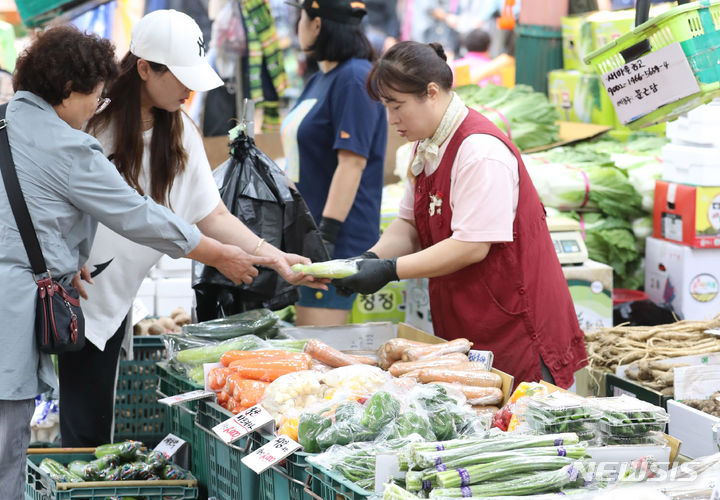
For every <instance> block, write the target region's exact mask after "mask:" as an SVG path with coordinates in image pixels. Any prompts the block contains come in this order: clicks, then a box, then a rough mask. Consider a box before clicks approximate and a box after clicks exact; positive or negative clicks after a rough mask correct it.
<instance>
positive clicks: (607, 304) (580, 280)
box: [562, 260, 613, 332]
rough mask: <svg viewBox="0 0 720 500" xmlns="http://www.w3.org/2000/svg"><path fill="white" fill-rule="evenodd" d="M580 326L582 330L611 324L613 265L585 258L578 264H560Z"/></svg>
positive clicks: (586, 330) (595, 328)
mask: <svg viewBox="0 0 720 500" xmlns="http://www.w3.org/2000/svg"><path fill="white" fill-rule="evenodd" d="M562 271H563V274H564V275H565V279H566V280H567V284H568V288H569V289H570V296H571V297H572V301H573V305H574V306H575V313H576V314H577V318H578V323H579V324H580V328H581V329H582V330H583V331H585V332H588V331H592V330H597V329H599V328H604V327H610V326H612V325H613V301H612V289H613V269H612V267H610V266H608V265H605V264H601V263H600V262H595V261H594V260H588V261H587V262H585V263H584V264H583V265H581V266H562Z"/></svg>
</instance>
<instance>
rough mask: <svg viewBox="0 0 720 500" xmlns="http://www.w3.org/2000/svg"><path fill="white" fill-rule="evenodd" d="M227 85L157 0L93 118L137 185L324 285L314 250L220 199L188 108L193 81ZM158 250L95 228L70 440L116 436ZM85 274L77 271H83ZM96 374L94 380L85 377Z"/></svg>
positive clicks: (65, 375) (202, 225)
mask: <svg viewBox="0 0 720 500" xmlns="http://www.w3.org/2000/svg"><path fill="white" fill-rule="evenodd" d="M220 85H222V80H221V79H220V77H219V76H218V75H217V74H216V73H215V71H213V69H212V68H211V67H210V65H209V64H208V62H207V59H206V57H205V41H204V40H203V36H202V32H201V31H200V28H199V27H198V26H197V24H196V23H195V21H193V20H192V19H191V18H190V17H189V16H187V15H185V14H183V13H180V12H177V11H174V10H158V11H154V12H152V13H150V14H148V15H146V16H145V17H143V18H142V19H141V20H140V21H139V22H138V23H137V24H136V25H135V26H134V27H133V31H132V36H131V41H130V51H129V52H128V53H127V54H126V55H125V57H124V58H123V59H122V61H121V63H120V76H119V77H118V78H117V79H116V80H115V81H114V82H113V84H112V85H110V86H109V88H108V89H107V96H108V98H109V99H110V103H109V105H108V106H107V108H106V109H105V110H104V112H102V113H100V114H98V115H96V116H95V117H94V118H93V119H92V120H91V121H90V122H89V124H88V127H87V129H88V131H89V132H90V133H91V134H93V135H95V136H96V137H97V139H98V140H99V141H100V143H101V144H102V146H103V149H104V151H105V154H106V155H108V157H109V158H110V159H111V160H112V161H113V163H114V164H115V166H116V167H117V169H118V171H119V172H120V173H121V174H122V176H123V177H124V178H125V180H126V181H127V183H128V184H129V185H130V186H131V187H133V188H135V189H136V190H137V191H138V192H139V193H141V194H144V195H146V196H149V197H151V198H152V199H154V200H155V201H157V202H158V203H160V204H162V205H166V206H168V207H169V208H170V209H172V210H173V211H174V212H175V213H176V214H177V215H179V216H180V217H182V218H183V219H185V220H186V221H188V222H190V223H191V224H197V227H198V228H199V229H200V231H201V232H202V233H203V234H205V235H207V236H212V237H214V238H216V239H218V240H220V241H222V242H223V243H227V244H232V245H236V246H238V247H240V248H242V249H243V250H244V251H245V252H246V253H247V254H250V255H258V256H267V257H273V258H274V259H275V262H277V264H276V265H274V266H273V268H274V269H275V270H276V271H277V272H278V273H280V274H281V275H282V276H283V278H285V279H286V280H288V281H290V282H293V283H300V282H302V283H303V284H306V285H310V286H316V287H323V288H324V285H321V284H318V283H312V282H311V279H310V278H304V277H303V275H300V274H295V273H294V272H293V271H292V270H291V269H290V266H291V265H292V264H294V263H297V262H308V259H305V258H304V257H300V256H297V255H291V254H286V253H284V252H281V251H280V250H278V249H277V248H275V247H273V246H272V245H270V244H268V243H265V242H264V240H263V239H261V238H259V237H258V236H256V235H255V234H253V233H252V232H251V231H250V230H249V229H248V228H247V227H246V226H245V225H244V224H243V223H242V222H241V221H240V220H239V219H237V218H236V217H235V216H234V215H232V214H231V213H230V212H229V211H228V210H227V208H226V207H225V205H224V203H223V202H222V201H221V200H220V195H219V193H218V189H217V186H216V184H215V181H214V180H213V177H212V172H211V169H210V165H209V164H208V160H207V157H206V155H205V151H204V148H203V143H202V139H201V137H200V133H199V132H198V130H197V128H196V127H195V125H194V124H193V122H192V121H191V120H190V119H189V118H188V117H187V115H186V114H184V113H183V112H182V111H181V109H180V108H181V107H182V105H183V103H185V101H186V100H187V99H188V97H189V96H190V91H191V90H194V91H207V90H210V89H213V88H215V87H218V86H220ZM160 257H161V254H160V253H158V252H155V251H153V250H151V249H149V248H146V247H143V246H140V245H136V244H134V243H132V242H131V241H129V240H127V239H125V238H123V237H121V236H119V235H117V234H116V233H114V232H113V231H111V230H109V229H108V228H106V227H104V226H100V227H99V228H98V233H97V237H96V238H95V243H94V245H93V248H92V251H91V252H90V257H89V259H88V262H87V267H86V269H85V272H84V276H85V277H86V278H87V281H88V282H89V283H92V285H90V286H85V287H82V285H81V284H80V283H78V289H79V290H80V291H81V294H82V293H86V297H85V298H86V300H84V301H83V302H82V308H83V311H84V313H85V324H86V327H85V330H86V336H87V339H88V341H89V342H88V343H87V345H86V347H85V349H83V350H82V351H79V352H77V353H68V354H63V355H61V356H60V357H59V374H60V397H61V399H62V401H63V403H62V404H63V411H62V412H61V417H60V430H61V435H62V441H63V446H95V445H99V444H101V443H103V442H108V441H110V438H111V432H112V424H113V404H114V400H115V390H114V388H115V377H116V371H117V364H118V358H119V352H120V347H121V345H122V343H123V339H124V338H125V332H126V326H127V327H131V326H132V325H126V322H125V317H126V315H127V312H128V311H129V310H130V308H131V305H132V301H133V298H134V297H135V295H136V294H137V291H138V289H139V287H140V284H141V282H142V280H143V278H144V277H145V276H146V275H147V273H148V271H149V270H150V268H151V267H152V266H153V265H155V264H156V263H157V261H158V259H159V258H160ZM78 281H79V280H78ZM88 377H92V379H93V384H87V383H84V382H86V381H87V379H88Z"/></svg>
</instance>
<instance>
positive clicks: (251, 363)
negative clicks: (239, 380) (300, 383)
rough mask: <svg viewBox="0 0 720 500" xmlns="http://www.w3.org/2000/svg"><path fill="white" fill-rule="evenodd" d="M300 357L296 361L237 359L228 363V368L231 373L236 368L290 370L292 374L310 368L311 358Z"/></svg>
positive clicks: (306, 356)
mask: <svg viewBox="0 0 720 500" xmlns="http://www.w3.org/2000/svg"><path fill="white" fill-rule="evenodd" d="M301 356H302V357H300V358H298V359H238V360H237V361H233V362H232V363H230V368H232V369H233V372H235V369H236V368H268V369H276V368H280V369H282V368H292V370H291V371H294V372H297V371H300V370H309V369H310V368H312V358H311V357H310V356H309V355H307V354H301Z"/></svg>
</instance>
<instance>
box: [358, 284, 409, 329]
mask: <svg viewBox="0 0 720 500" xmlns="http://www.w3.org/2000/svg"><path fill="white" fill-rule="evenodd" d="M404 320H405V282H404V281H394V282H391V283H388V284H387V285H385V286H384V287H382V289H380V290H378V291H377V292H375V293H372V294H370V295H361V294H358V296H357V298H356V299H355V302H354V303H353V306H352V309H351V310H350V317H349V318H348V323H369V322H371V321H390V322H391V323H400V322H401V321H404Z"/></svg>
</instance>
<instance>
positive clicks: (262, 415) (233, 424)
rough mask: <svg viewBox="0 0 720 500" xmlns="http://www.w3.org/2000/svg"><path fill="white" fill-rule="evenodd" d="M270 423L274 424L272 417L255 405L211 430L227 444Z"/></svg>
mask: <svg viewBox="0 0 720 500" xmlns="http://www.w3.org/2000/svg"><path fill="white" fill-rule="evenodd" d="M270 422H275V419H274V418H273V416H272V415H270V413H268V411H267V410H266V409H265V408H263V407H262V406H260V405H255V406H252V407H250V408H248V409H247V410H245V411H243V412H240V413H238V414H237V415H235V416H234V417H232V418H230V419H228V420H226V421H225V422H222V423H220V424H218V425H216V426H215V427H213V429H212V430H213V432H214V433H215V434H217V435H218V437H219V438H220V439H222V440H223V441H225V442H226V443H228V444H229V443H232V442H233V441H237V440H238V439H240V438H241V437H243V436H247V435H248V434H250V433H251V432H254V431H256V430H258V429H260V428H261V427H263V426H265V425H267V424H269V423H270Z"/></svg>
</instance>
